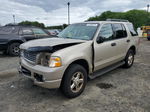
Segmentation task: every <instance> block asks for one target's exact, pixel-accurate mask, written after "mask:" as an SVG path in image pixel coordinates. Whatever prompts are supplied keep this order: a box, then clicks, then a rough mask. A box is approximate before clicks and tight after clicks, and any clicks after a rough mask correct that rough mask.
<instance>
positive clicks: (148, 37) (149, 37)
mask: <svg viewBox="0 0 150 112" xmlns="http://www.w3.org/2000/svg"><path fill="white" fill-rule="evenodd" d="M147 39H148V40H150V30H148V31H147Z"/></svg>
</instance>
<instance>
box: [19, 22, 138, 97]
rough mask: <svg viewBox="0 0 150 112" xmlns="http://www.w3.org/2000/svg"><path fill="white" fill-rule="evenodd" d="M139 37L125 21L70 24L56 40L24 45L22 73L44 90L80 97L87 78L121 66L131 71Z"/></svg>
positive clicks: (21, 62) (35, 41)
mask: <svg viewBox="0 0 150 112" xmlns="http://www.w3.org/2000/svg"><path fill="white" fill-rule="evenodd" d="M138 44H139V38H138V34H137V32H136V31H135V30H134V28H133V25H132V23H130V22H128V21H124V20H108V21H92V22H83V23H76V24H72V25H69V26H68V27H67V28H66V29H64V30H63V31H62V32H61V33H59V35H58V37H57V38H50V39H41V40H34V41H30V42H26V43H24V44H21V46H20V49H21V57H20V70H19V71H20V73H22V74H24V76H26V77H28V78H31V79H32V80H34V83H35V84H36V85H39V86H42V87H45V88H59V87H60V88H61V90H62V92H63V93H64V95H65V96H67V97H69V98H73V97H77V96H79V95H80V94H81V93H82V92H83V90H84V88H85V86H86V83H87V78H90V79H93V78H96V77H98V76H100V75H102V74H104V73H106V72H108V71H111V70H113V69H115V68H117V67H119V66H122V65H123V66H124V67H126V68H130V67H131V66H132V65H133V62H134V55H135V54H136V51H137V46H138Z"/></svg>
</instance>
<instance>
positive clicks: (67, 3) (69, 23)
mask: <svg viewBox="0 0 150 112" xmlns="http://www.w3.org/2000/svg"><path fill="white" fill-rule="evenodd" d="M67 5H68V25H69V24H70V2H68V3H67Z"/></svg>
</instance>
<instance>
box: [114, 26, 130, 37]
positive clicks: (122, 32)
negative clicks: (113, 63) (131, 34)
mask: <svg viewBox="0 0 150 112" xmlns="http://www.w3.org/2000/svg"><path fill="white" fill-rule="evenodd" d="M113 29H114V31H115V39H119V38H123V37H127V32H126V29H125V27H124V25H123V24H119V23H115V24H113Z"/></svg>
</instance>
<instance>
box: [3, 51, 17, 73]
mask: <svg viewBox="0 0 150 112" xmlns="http://www.w3.org/2000/svg"><path fill="white" fill-rule="evenodd" d="M18 60H19V59H18V57H11V56H8V55H4V54H2V52H0V71H5V70H9V69H14V68H17V67H18V65H19V62H18Z"/></svg>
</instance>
